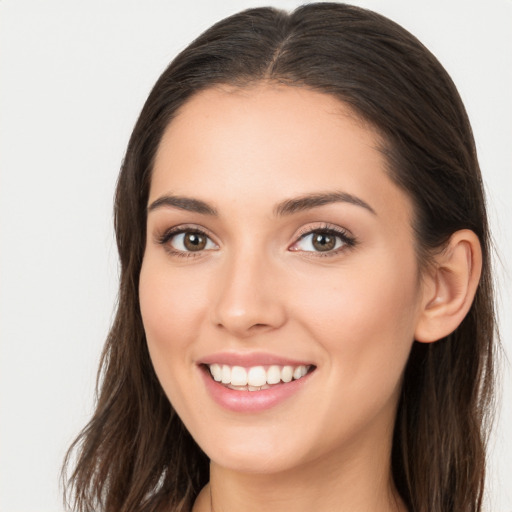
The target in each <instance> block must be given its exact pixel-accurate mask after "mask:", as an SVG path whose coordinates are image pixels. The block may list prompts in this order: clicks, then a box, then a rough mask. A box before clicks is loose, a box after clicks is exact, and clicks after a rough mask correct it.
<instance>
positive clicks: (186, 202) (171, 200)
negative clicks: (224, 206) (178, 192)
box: [148, 195, 218, 216]
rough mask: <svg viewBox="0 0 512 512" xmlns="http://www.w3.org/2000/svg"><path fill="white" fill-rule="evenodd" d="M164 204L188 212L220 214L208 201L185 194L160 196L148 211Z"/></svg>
mask: <svg viewBox="0 0 512 512" xmlns="http://www.w3.org/2000/svg"><path fill="white" fill-rule="evenodd" d="M164 206H170V207H173V208H179V209H180V210H185V211H188V212H195V213H201V214H203V215H214V216H218V212H217V210H216V209H215V208H213V206H210V205H209V204H208V203H206V202H204V201H201V200H200V199H193V198H191V197H183V196H169V195H165V196H162V197H159V198H158V199H156V200H155V201H153V202H152V203H151V204H150V205H149V206H148V212H152V211H153V210H156V209H158V208H162V207H164Z"/></svg>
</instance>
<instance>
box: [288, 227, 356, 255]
mask: <svg viewBox="0 0 512 512" xmlns="http://www.w3.org/2000/svg"><path fill="white" fill-rule="evenodd" d="M354 245H355V240H354V238H353V237H351V236H349V235H348V234H347V233H346V232H345V231H343V230H341V229H339V230H338V229H333V228H320V229H314V230H309V231H307V232H306V233H303V234H302V235H300V238H299V240H298V241H297V242H295V243H294V244H293V245H292V246H291V247H290V250H292V251H304V252H318V253H337V252H338V250H341V249H343V248H344V247H346V246H348V247H353V246H354Z"/></svg>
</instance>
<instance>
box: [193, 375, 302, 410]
mask: <svg viewBox="0 0 512 512" xmlns="http://www.w3.org/2000/svg"><path fill="white" fill-rule="evenodd" d="M200 371H201V374H202V376H203V379H204V382H205V385H206V389H207V390H208V392H209V393H210V395H211V397H212V398H213V400H214V401H215V402H217V404H219V405H220V406H221V407H223V408H225V409H228V410H230V411H234V412H259V411H265V410H267V409H271V408H272V407H275V406H276V405H278V404H280V403H282V402H284V401H285V400H286V399H288V398H290V397H291V396H293V395H294V394H295V393H298V392H299V391H300V389H301V388H302V387H303V386H304V384H306V382H307V381H308V380H309V376H310V375H311V373H308V374H306V375H305V376H304V377H301V378H300V379H297V380H292V381H291V382H287V383H282V384H276V385H273V386H272V387H270V388H269V389H262V390H261V391H238V390H235V389H229V388H227V387H226V386H224V385H222V384H220V383H219V382H217V381H215V380H213V379H212V377H211V375H210V372H209V370H208V368H205V367H201V368H200Z"/></svg>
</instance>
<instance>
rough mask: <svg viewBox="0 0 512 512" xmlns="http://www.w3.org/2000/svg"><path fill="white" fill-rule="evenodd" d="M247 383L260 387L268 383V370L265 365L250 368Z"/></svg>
mask: <svg viewBox="0 0 512 512" xmlns="http://www.w3.org/2000/svg"><path fill="white" fill-rule="evenodd" d="M247 383H248V384H249V386H253V387H260V386H263V384H266V383H267V372H266V371H265V368H263V366H253V367H252V368H249V372H248V376H247Z"/></svg>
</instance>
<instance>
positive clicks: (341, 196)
mask: <svg viewBox="0 0 512 512" xmlns="http://www.w3.org/2000/svg"><path fill="white" fill-rule="evenodd" d="M332 203H349V204H353V205H355V206H360V207H362V208H365V209H366V210H368V211H369V212H371V213H372V214H373V215H376V213H375V210H374V209H373V208H372V207H371V206H370V205H369V204H368V203H367V202H366V201H363V200H362V199H360V198H359V197H357V196H354V195H352V194H348V193H347V192H327V193H314V194H306V195H303V196H299V197H295V198H292V199H286V200H285V201H283V202H281V203H279V204H278V205H276V206H275V207H274V210H273V211H274V215H275V216H276V217H283V216H287V215H293V214H294V213H297V212H302V211H305V210H310V209H312V208H318V207H320V206H324V205H327V204H332ZM163 207H171V208H178V209H180V210H185V211H189V212H194V213H199V214H202V215H211V216H215V217H217V216H218V215H219V214H218V211H217V210H216V209H215V208H214V207H213V206H211V205H209V204H208V203H206V202H205V201H201V200H200V199H193V198H191V197H184V196H173V195H165V196H162V197H159V198H158V199H156V200H155V201H153V202H152V203H151V204H150V205H149V206H148V212H152V211H153V210H157V209H159V208H163Z"/></svg>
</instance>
